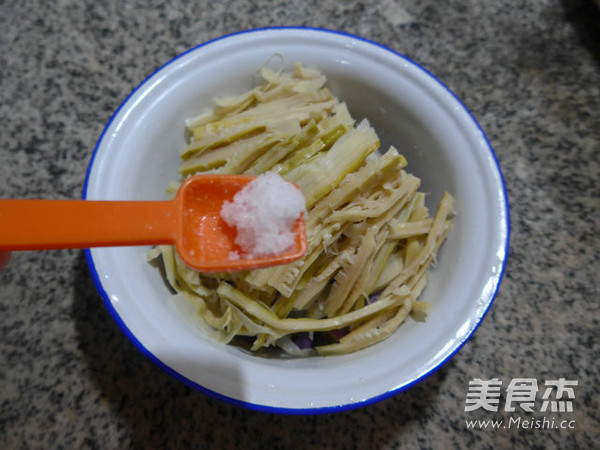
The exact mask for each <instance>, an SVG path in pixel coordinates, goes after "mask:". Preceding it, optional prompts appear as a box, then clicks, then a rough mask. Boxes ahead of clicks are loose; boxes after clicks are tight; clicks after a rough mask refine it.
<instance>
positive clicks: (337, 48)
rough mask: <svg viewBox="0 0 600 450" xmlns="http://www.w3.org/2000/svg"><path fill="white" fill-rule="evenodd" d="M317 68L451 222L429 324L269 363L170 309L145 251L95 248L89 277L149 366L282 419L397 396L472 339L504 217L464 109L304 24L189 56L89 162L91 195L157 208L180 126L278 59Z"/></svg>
mask: <svg viewBox="0 0 600 450" xmlns="http://www.w3.org/2000/svg"><path fill="white" fill-rule="evenodd" d="M276 53H279V54H281V55H282V56H283V58H284V61H285V65H286V67H288V68H291V67H292V65H293V63H294V62H296V61H301V62H303V63H304V64H307V65H314V66H316V67H318V68H319V69H320V70H322V71H323V72H324V73H325V75H326V76H327V78H328V81H329V87H330V88H331V90H332V91H333V92H334V94H335V95H336V96H338V97H339V98H340V99H342V100H343V101H346V103H347V104H348V107H349V109H350V112H351V114H352V115H353V117H354V118H355V119H357V120H360V119H362V118H367V119H368V120H369V121H370V122H371V123H372V124H373V126H374V128H375V130H376V131H377V133H378V134H379V136H380V138H381V140H382V144H383V145H382V149H386V148H387V146H389V145H391V144H393V145H394V146H395V147H396V148H397V149H398V150H399V151H400V152H401V153H403V154H404V155H405V157H406V159H407V160H408V164H409V165H408V170H409V171H410V172H412V173H414V174H415V175H417V176H418V177H420V178H421V179H422V186H421V190H423V191H425V192H428V193H430V194H429V197H428V202H429V206H430V207H431V208H435V206H436V205H437V202H438V201H439V199H440V197H441V195H442V193H443V191H444V190H448V191H449V192H450V193H452V195H453V196H454V197H455V199H456V212H457V216H456V218H455V220H454V227H453V230H452V232H451V233H450V235H449V237H448V240H447V242H446V243H445V244H444V246H443V247H442V249H441V251H440V253H439V255H438V261H437V265H436V267H435V268H434V269H433V270H432V273H431V277H430V281H429V285H428V286H427V288H426V290H425V292H424V293H423V295H422V297H421V298H422V299H423V300H427V301H429V302H431V303H432V304H433V308H432V309H431V311H430V313H429V314H428V316H427V319H426V321H425V322H422V323H418V322H415V321H414V320H408V321H407V322H406V323H404V324H403V325H402V326H401V327H400V329H399V330H397V332H396V333H395V334H394V335H393V336H391V337H390V338H389V339H388V340H386V341H384V342H382V343H379V344H377V345H375V346H373V347H371V348H368V349H365V350H362V351H359V352H356V353H354V354H350V355H344V356H337V357H326V358H322V357H314V358H304V359H293V358H288V359H281V358H280V359H277V358H275V359H267V358H259V357H256V356H253V355H250V354H248V353H246V352H244V351H242V350H240V349H239V348H236V347H232V346H224V345H222V344H219V343H216V342H213V341H212V340H210V339H209V338H207V337H206V336H204V335H203V333H202V332H200V331H199V330H196V329H195V328H194V327H193V326H191V325H190V324H188V323H186V321H185V319H183V317H182V314H181V313H180V312H179V311H178V310H176V309H175V307H174V306H173V305H172V304H171V303H170V301H169V296H170V293H169V291H168V289H167V287H166V286H165V283H164V282H163V280H162V279H161V277H160V274H159V272H158V270H157V269H156V268H154V267H152V266H150V265H149V264H148V263H147V262H146V259H145V254H146V252H147V250H148V248H147V247H122V248H104V249H93V250H91V251H89V252H88V259H89V261H90V263H91V264H90V265H91V270H92V274H93V276H94V278H95V281H96V284H97V286H98V288H99V290H100V292H101V293H102V294H103V296H104V298H105V303H106V305H107V307H108V308H109V310H110V311H111V313H112V314H113V316H114V317H115V320H116V321H117V322H118V323H119V325H120V326H121V328H122V329H123V331H124V332H125V333H126V334H127V335H128V336H129V337H130V339H131V340H132V341H133V342H134V343H135V344H136V345H137V346H138V347H139V348H140V350H141V351H142V352H144V353H145V354H146V355H147V356H148V357H150V358H151V359H152V360H153V361H155V362H156V363H157V364H159V365H160V366H161V367H163V368H164V369H165V370H167V371H168V372H169V373H171V374H172V375H174V376H175V377H177V378H179V379H180V380H181V381H183V382H185V383H187V384H189V385H191V386H193V387H195V388H197V389H199V390H201V391H204V392H206V393H208V394H210V395H213V396H216V397H219V398H224V399H227V400H229V401H231V402H233V403H237V404H244V405H247V406H249V407H252V408H257V409H265V410H270V411H279V412H303V413H306V412H310V413H313V412H328V411H332V410H339V409H348V408H351V407H356V406H359V405H362V404H365V403H369V402H373V401H376V400H378V399H381V398H385V397H386V396H389V395H392V394H393V393H395V392H398V391H399V390H402V389H404V388H406V387H408V386H410V385H411V384H413V383H414V382H416V381H418V380H419V379H421V378H422V377H424V376H426V375H427V374H429V373H431V371H433V370H435V369H436V368H437V367H439V366H440V365H441V364H443V363H444V362H445V361H446V360H447V359H448V358H449V357H450V356H451V355H452V354H453V353H454V352H455V351H457V350H458V348H460V346H461V345H462V344H463V343H464V341H465V340H466V339H467V338H468V337H469V336H470V334H471V333H472V332H473V331H474V330H475V328H476V327H477V325H478V324H479V322H480V320H481V319H482V317H483V315H484V314H485V312H486V311H487V309H488V307H489V305H490V304H491V302H492V299H493V296H494V294H495V292H496V289H497V286H498V283H499V281H500V277H501V273H502V269H503V265H504V260H505V257H506V245H507V239H508V212H507V203H506V195H505V190H504V186H503V182H502V177H501V173H500V171H499V167H498V164H497V161H496V159H495V157H494V154H493V151H492V150H491V148H490V147H489V144H488V142H487V140H486V138H485V136H484V135H483V133H482V132H481V130H480V129H479V127H478V125H477V124H476V122H475V121H474V120H473V118H472V117H471V115H470V114H469V112H468V111H467V110H466V109H465V107H464V106H463V105H462V104H461V103H460V102H459V101H458V100H457V99H456V98H455V97H454V96H453V95H452V93H451V92H449V91H448V90H447V89H446V88H445V87H444V86H443V85H442V84H441V83H440V82H439V81H437V80H436V79H435V78H434V77H432V76H431V75H430V74H428V73H427V72H426V71H424V70H423V69H422V68H420V67H419V66H417V65H416V64H414V63H413V62H411V61H409V60H408V59H406V58H404V57H401V56H400V55H398V54H396V53H394V52H392V51H390V50H388V49H385V48H383V47H381V46H379V45H376V44H373V43H370V42H367V41H364V40H361V39H358V38H356V37H353V36H348V35H344V34H340V33H333V32H327V31H323V30H309V29H273V30H258V31H253V32H246V33H242V34H237V35H233V36H229V37H226V38H222V39H219V40H216V41H213V42H211V43H209V44H207V45H203V46H200V47H197V48H195V49H192V50H191V51H189V52H187V53H185V54H183V55H181V56H180V57H178V58H176V59H174V60H173V61H171V62H170V63H168V64H167V65H165V66H164V67H163V68H161V69H159V70H158V71H157V72H155V73H154V74H153V75H151V76H150V77H149V78H148V79H147V80H146V81H145V82H144V83H142V84H141V85H140V87H138V89H137V90H136V91H134V92H133V93H132V95H131V96H129V98H128V99H127V100H126V101H125V102H124V103H123V104H122V106H121V108H120V109H119V110H118V111H117V112H116V113H115V115H114V117H113V119H112V120H111V122H110V123H109V124H108V125H107V127H106V129H105V131H104V133H103V135H102V137H101V139H100V141H99V143H98V146H97V148H96V151H95V154H94V158H93V160H92V162H91V164H90V169H89V173H88V179H87V184H86V191H85V197H86V198H88V199H115V200H116V199H163V198H166V196H165V193H164V190H165V186H166V185H167V183H168V182H169V181H171V180H175V179H178V172H177V167H178V165H179V162H180V161H179V155H178V152H179V149H180V148H181V147H182V146H183V145H184V143H185V141H184V120H185V119H187V118H190V117H193V116H195V115H197V114H198V113H200V112H201V111H203V110H204V109H205V108H207V107H210V106H211V103H212V100H213V99H214V98H215V97H222V96H227V95H232V94H236V93H241V92H243V91H244V90H246V89H249V88H250V87H251V86H252V85H253V79H254V75H255V73H256V71H257V70H258V69H260V67H261V66H262V65H263V63H264V62H265V61H267V60H268V59H269V57H271V56H272V55H273V54H276Z"/></svg>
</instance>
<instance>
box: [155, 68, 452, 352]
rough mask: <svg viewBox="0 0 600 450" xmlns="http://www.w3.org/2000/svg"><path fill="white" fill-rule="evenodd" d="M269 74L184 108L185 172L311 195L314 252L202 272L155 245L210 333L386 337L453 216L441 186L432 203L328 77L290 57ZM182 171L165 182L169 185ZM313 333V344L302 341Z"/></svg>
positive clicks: (337, 344) (348, 342) (294, 348)
mask: <svg viewBox="0 0 600 450" xmlns="http://www.w3.org/2000/svg"><path fill="white" fill-rule="evenodd" d="M262 77H263V80H264V81H263V83H262V84H261V85H260V86H258V87H256V88H254V89H252V90H250V91H248V92H245V93H243V94H241V95H238V96H235V97H230V98H226V99H218V100H216V101H215V105H214V108H213V110H212V111H211V112H210V113H208V114H205V115H203V116H201V117H198V118H194V119H192V120H189V121H187V123H186V125H187V131H188V135H189V136H190V141H189V143H188V144H187V145H186V146H185V147H184V148H183V149H181V152H180V156H181V158H182V164H181V167H180V172H181V174H182V179H183V178H185V177H186V176H190V175H194V174H200V173H228V174H231V173H235V174H252V175H259V174H262V173H267V172H275V173H278V174H280V175H281V176H282V177H283V178H284V179H286V180H288V181H292V182H294V183H296V184H297V185H298V186H299V187H300V189H301V190H302V193H303V194H304V197H305V199H306V207H307V211H308V214H307V217H306V226H307V236H308V247H309V248H308V253H307V255H306V256H305V257H304V258H302V259H301V260H298V261H296V262H294V263H291V264H288V265H283V266H277V267H272V268H268V269H261V270H256V271H252V272H242V273H221V274H202V273H198V272H195V271H193V270H192V269H190V268H188V267H187V266H185V264H183V263H182V262H181V260H180V259H179V257H178V256H177V254H176V252H174V250H173V248H172V247H170V246H159V247H156V248H154V249H152V250H151V252H150V253H149V259H151V260H156V261H157V262H159V263H160V264H162V266H163V269H164V273H165V277H166V280H167V282H168V284H169V285H170V286H171V287H172V289H173V290H174V291H175V292H176V294H175V296H174V299H175V301H176V303H178V304H180V305H182V304H185V307H184V308H183V309H184V310H185V311H186V314H187V315H188V316H191V317H192V318H193V320H195V321H196V322H197V323H198V325H199V326H200V327H201V328H203V329H204V330H205V331H206V332H207V334H209V335H210V336H212V337H214V338H216V339H218V340H220V341H223V342H231V341H232V340H234V339H235V338H236V337H241V338H244V339H250V340H252V350H255V351H257V350H259V349H261V348H265V347H272V346H274V347H279V348H282V349H284V351H285V352H287V353H292V354H297V355H306V354H314V353H315V352H316V353H318V354H321V355H332V354H340V353H348V352H353V351H356V350H359V349H362V348H365V347H367V346H370V345H372V344H374V343H376V342H379V341H381V340H382V339H385V338H386V337H388V336H389V335H390V334H391V333H393V332H394V331H395V330H396V329H397V328H398V327H399V326H400V325H401V324H402V322H403V321H404V320H406V318H407V317H408V316H409V315H410V314H411V312H412V313H415V314H419V315H423V314H425V313H426V311H427V309H428V307H429V305H428V304H426V303H424V302H420V301H418V298H419V296H420V294H421V292H422V291H423V289H424V288H425V285H426V283H427V277H428V272H429V267H430V265H431V262H432V261H433V260H434V258H435V255H436V253H437V251H438V249H439V248H440V246H441V245H442V243H443V242H444V240H445V238H446V236H447V235H448V233H449V231H450V227H451V222H450V220H451V218H452V217H453V215H454V212H453V198H452V196H451V195H450V194H448V193H445V194H444V195H443V197H442V199H441V201H440V203H439V206H438V208H437V211H436V212H435V213H434V214H433V216H431V215H430V213H429V211H428V210H427V208H426V207H425V203H424V198H425V195H424V194H423V193H421V192H419V187H420V180H419V179H418V178H417V177H415V176H413V175H411V174H409V173H407V172H406V171H405V170H404V169H405V166H406V164H407V162H406V160H405V158H404V157H403V156H402V155H401V154H400V153H398V151H397V150H396V149H395V148H394V147H390V148H389V149H387V150H386V151H384V152H381V151H379V146H380V142H379V139H378V137H377V134H376V132H375V130H374V129H373V128H372V127H371V125H370V124H369V122H368V121H367V120H362V121H361V122H359V123H355V121H354V120H353V119H352V117H351V115H350V113H349V112H348V109H347V107H346V105H345V104H344V103H342V102H340V101H339V100H338V99H337V98H336V97H334V96H333V95H332V93H331V92H330V91H329V90H328V89H327V87H326V78H325V76H324V75H323V74H322V73H321V72H320V71H318V70H317V69H314V68H307V67H304V66H302V65H301V64H296V66H295V70H294V71H293V72H291V73H287V72H284V73H279V72H277V73H276V72H273V71H271V70H269V69H267V68H263V69H262ZM179 184H180V181H178V182H172V183H170V184H169V187H168V192H170V193H174V192H175V191H176V189H177V187H178V186H179ZM307 337H308V338H309V339H310V349H308V350H307V349H304V348H303V347H305V345H303V340H304V339H305V338H307Z"/></svg>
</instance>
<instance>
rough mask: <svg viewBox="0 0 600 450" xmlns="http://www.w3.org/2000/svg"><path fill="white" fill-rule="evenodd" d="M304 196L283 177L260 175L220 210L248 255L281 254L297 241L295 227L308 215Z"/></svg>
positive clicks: (238, 242)
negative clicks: (299, 220)
mask: <svg viewBox="0 0 600 450" xmlns="http://www.w3.org/2000/svg"><path fill="white" fill-rule="evenodd" d="M305 205H306V203H305V200H304V196H303V195H302V193H301V192H300V190H299V189H297V188H296V187H295V186H294V185H293V184H291V183H288V182H287V181H285V180H284V179H283V178H281V176H279V175H277V174H274V173H268V174H265V175H260V176H258V177H257V178H256V179H255V180H253V181H251V182H250V183H248V184H247V185H246V186H245V187H244V188H243V189H242V190H240V191H239V192H238V193H237V194H235V196H234V197H233V201H232V202H225V203H224V204H223V206H222V208H221V217H222V218H223V220H225V222H227V224H228V225H230V226H233V227H236V229H237V236H236V239H235V243H236V244H237V245H239V246H240V247H241V249H242V250H243V251H244V253H245V256H248V257H251V258H256V257H261V256H271V255H278V254H281V253H283V252H285V251H286V250H287V249H288V248H290V247H291V246H292V245H293V244H294V241H295V235H294V233H293V228H294V224H295V223H296V220H297V219H298V217H300V214H302V213H303V212H305V210H306V207H305Z"/></svg>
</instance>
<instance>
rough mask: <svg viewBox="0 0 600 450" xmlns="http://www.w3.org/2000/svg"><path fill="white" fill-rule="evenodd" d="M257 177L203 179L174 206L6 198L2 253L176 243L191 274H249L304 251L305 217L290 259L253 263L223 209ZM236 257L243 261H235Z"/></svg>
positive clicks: (0, 226)
mask: <svg viewBox="0 0 600 450" xmlns="http://www.w3.org/2000/svg"><path fill="white" fill-rule="evenodd" d="M253 179H254V177H251V176H244V175H198V176H195V177H190V178H188V179H187V180H186V181H185V182H184V183H183V184H182V185H181V187H180V188H179V190H178V192H177V195H176V197H175V199H174V200H169V201H102V200H20V199H19V200H12V199H11V200H0V251H13V250H44V249H58V248H88V247H106V246H125V245H154V244H174V245H175V247H176V249H177V253H178V254H179V256H180V257H181V259H182V260H183V261H184V262H185V263H186V264H187V265H189V266H190V267H191V268H193V269H196V270H199V271H204V272H212V271H219V272H221V271H233V270H250V269H257V268H261V267H268V266H273V265H277V264H285V263H289V262H292V261H294V260H296V259H299V258H301V257H302V256H304V254H305V253H306V249H307V244H306V231H305V225H304V220H303V218H302V217H300V218H299V219H298V220H297V222H296V224H295V226H294V232H295V235H296V241H295V244H294V245H293V246H292V247H291V248H289V249H288V250H286V252H285V253H284V254H279V255H274V256H267V257H260V258H247V257H245V256H244V252H243V251H242V250H241V249H240V248H239V247H238V246H237V245H236V244H235V237H236V230H235V228H233V227H230V226H229V225H227V223H225V221H224V220H223V219H222V218H221V216H220V211H221V206H222V205H223V203H224V202H225V201H231V200H232V199H233V196H234V195H235V193H236V192H237V191H239V190H240V189H241V188H242V187H244V186H245V185H246V184H247V183H249V182H250V181H252V180H253ZM231 252H237V253H238V254H239V255H240V258H239V259H231V257H230V254H231Z"/></svg>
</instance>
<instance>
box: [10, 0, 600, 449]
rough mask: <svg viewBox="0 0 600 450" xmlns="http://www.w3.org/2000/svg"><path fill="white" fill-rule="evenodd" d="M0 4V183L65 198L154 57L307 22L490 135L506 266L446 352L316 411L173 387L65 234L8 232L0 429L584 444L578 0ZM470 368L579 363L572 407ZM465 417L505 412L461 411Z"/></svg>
mask: <svg viewBox="0 0 600 450" xmlns="http://www.w3.org/2000/svg"><path fill="white" fill-rule="evenodd" d="M0 23H1V24H2V32H1V34H0V47H1V51H0V74H1V77H0V83H1V89H0V96H1V103H0V104H1V119H2V132H1V134H0V135H1V145H0V148H1V150H0V197H3V198H6V197H27V198H36V197H40V198H79V197H80V196H81V192H82V188H83V183H84V179H85V174H86V168H87V165H88V163H89V159H90V156H91V154H92V151H93V149H94V145H95V142H96V140H97V139H98V137H99V136H100V133H101V132H102V129H103V127H104V125H105V124H106V122H107V121H108V119H109V117H110V116H111V114H112V112H113V111H114V110H115V109H116V108H117V107H118V106H119V104H120V103H121V102H122V101H123V100H124V98H125V97H126V96H127V95H128V94H129V93H130V92H131V90H132V89H134V88H135V86H136V85H137V84H139V83H140V82H141V81H142V80H143V79H144V78H145V77H146V76H147V75H148V74H150V73H151V72H152V71H153V70H154V69H156V68H157V67H159V66H160V65H162V64H164V63H166V62H167V61H169V60H170V59H171V58H173V57H174V56H176V55H177V54H179V53H181V52H183V51H185V50H187V49H189V48H191V47H193V46H195V45H197V44H200V43H202V42H205V41H207V40H209V39H212V38H216V37H218V36H221V35H224V34H228V33H232V32H236V31H239V30H245V29H250V28H259V27H265V26H282V25H307V26H314V27H324V28H329V29H335V30H342V31H345V32H349V33H352V34H357V35H359V36H362V37H365V38H368V39H372V40H375V41H378V42H380V43H382V44H384V45H386V46H388V47H390V48H392V49H394V50H396V51H398V52H400V53H403V54H405V55H407V56H408V57H410V58H411V59H413V60H414V61H416V62H418V63H419V64H421V65H423V66H424V67H425V68H427V69H428V70H430V71H431V72H433V73H434V74H435V75H437V76H438V77H439V78H440V80H442V81H443V82H444V83H445V84H446V85H448V86H449V87H450V88H451V89H452V90H453V91H454V92H455V93H456V94H457V95H458V96H459V97H460V98H461V99H462V100H463V101H464V103H465V104H466V105H467V106H468V107H469V108H470V110H471V111H472V113H473V115H474V116H475V118H476V119H477V120H478V121H479V122H480V124H481V125H482V127H483V129H484V130H485V131H486V133H487V134H488V137H489V139H490V141H491V143H492V145H493V147H494V148H495V150H496V153H497V156H498V159H499V162H500V165H501V167H502V169H503V172H504V176H505V178H506V186H507V190H508V195H509V201H510V205H511V221H512V234H511V248H510V255H509V261H508V265H507V270H506V273H505V277H504V280H503V283H502V285H501V287H500V290H499V292H498V295H497V297H496V300H495V302H494V304H493V306H492V308H491V310H490V311H489V313H488V315H487V316H486V318H485V320H484V321H483V323H482V325H481V326H480V328H479V329H478V330H477V332H476V333H475V335H474V336H473V338H472V339H471V340H470V341H469V342H468V343H467V344H466V345H465V346H464V347H463V348H462V349H461V350H460V352H459V353H458V354H457V355H456V356H455V357H454V358H453V359H452V360H451V361H450V362H448V363H447V364H446V365H445V366H444V367H443V368H441V370H439V371H437V372H435V373H434V374H433V375H431V376H430V377H428V378H427V379H425V380H424V381H422V382H421V383H419V384H418V385H416V386H415V387H413V388H411V389H410V390H408V391H406V392H404V393H401V394H399V395H397V396H395V397H393V398H390V399H388V400H385V401H382V402H380V403H376V404H374V405H370V406H367V407H364V408H360V409H356V410H352V411H348V412H343V413H338V414H331V415H320V416H277V415H271V414H267V413H261V412H254V411H250V410H246V409H242V408H238V407H235V406H231V405H229V404H226V403H223V402H220V401H218V400H214V399H211V398H208V397H206V396H204V395H203V394H200V393H198V392H195V391H193V390H191V389H189V388H188V387H186V386H184V385H182V384H180V383H179V382H177V381H176V380H174V379H173V378H171V377H170V376H169V375H167V374H165V373H164V372H162V371H161V370H160V369H159V368H157V367H156V366H154V365H153V364H152V363H151V362H150V361H149V360H148V359H146V357H145V356H143V355H142V354H141V353H140V352H139V351H138V350H137V349H136V348H135V347H134V346H133V345H132V344H131V343H130V341H129V340H128V339H127V338H126V337H125V336H124V335H123V333H122V332H121V331H120V329H119V328H118V327H117V325H116V324H115V323H114V321H113V320H112V318H111V317H110V315H109V313H108V312H107V311H106V309H105V308H104V306H103V304H102V300H101V298H100V296H99V295H98V293H97V292H96V291H95V288H94V285H93V283H92V280H91V278H90V276H89V273H88V270H87V267H86V263H85V260H84V257H83V253H82V252H81V251H78V250H60V251H46V252H20V253H15V254H14V255H13V257H12V260H11V262H10V264H9V266H8V267H7V268H5V269H3V270H1V271H0V311H1V313H0V330H1V340H0V380H1V382H0V405H1V406H0V442H2V446H3V447H4V448H15V449H16V448H82V447H83V448H110V449H112V448H130V447H134V448H145V447H149V448H186V447H196V448H399V447H406V448H464V447H469V448H593V447H595V448H598V447H597V446H598V442H600V413H599V411H600V408H599V404H598V401H599V400H598V399H599V398H600V377H599V375H598V373H599V372H600V362H599V361H600V344H599V342H600V331H599V329H600V325H599V320H600V306H599V302H598V300H599V298H598V297H599V296H600V285H599V283H598V269H599V257H598V255H599V253H600V238H599V236H600V213H599V206H600V184H599V181H598V180H599V179H600V162H599V158H600V157H599V155H600V115H599V112H600V13H599V11H598V10H597V9H596V7H595V3H594V2H593V1H592V0H589V1H585V0H562V1H559V0H548V1H544V2H539V1H518V2H514V1H509V0H495V1H491V0H483V1H476V0H456V1H453V2H440V1H437V0H421V1H417V0H381V1H372V2H366V1H354V0H351V1H330V0H324V1H308V2H289V1H278V0H276V1H268V0H255V1H241V0H240V1H237V0H235V1H224V2H221V3H218V2H207V1H197V2H186V1H180V0H173V1H156V0H153V1H149V2H117V1H105V2H92V1H83V2H76V1H72V0H57V1H54V2H42V1H40V0H30V1H26V2H21V1H15V0H7V1H4V2H2V5H0ZM42 220H43V219H42ZM479 378H480V379H484V380H490V379H494V378H498V379H499V380H501V381H502V382H503V383H504V386H507V385H508V384H509V382H510V381H511V380H516V379H519V378H525V379H528V380H529V382H531V380H535V381H536V382H537V383H538V385H539V387H540V397H538V401H540V402H541V401H542V400H543V399H542V397H541V395H542V389H541V388H542V387H543V386H544V383H546V382H547V381H552V380H559V379H561V378H562V379H565V380H566V381H567V382H568V381H572V382H573V381H577V383H578V384H577V386H575V387H574V389H573V390H572V393H573V396H574V398H573V399H569V397H568V394H569V393H571V391H570V388H569V385H568V384H567V386H566V387H567V390H566V391H564V392H563V396H562V399H561V401H563V402H564V403H565V404H566V402H567V400H568V401H570V402H571V403H570V405H571V406H572V412H560V411H559V412H554V413H550V412H546V413H545V414H540V413H539V412H537V413H535V414H534V413H524V412H523V411H521V412H520V413H519V412H518V411H517V412H510V411H506V410H505V408H502V407H501V408H500V409H499V410H498V411H497V412H489V411H485V410H482V409H479V410H477V411H465V405H466V397H467V392H468V391H469V382H470V381H473V380H475V379H479ZM506 400H507V399H506V397H505V396H504V394H503V396H502V397H501V402H502V405H504V402H505V401H506ZM538 405H539V404H538ZM548 411H550V410H548ZM517 418H520V419H521V420H522V422H521V423H520V424H519V425H515V424H514V422H515V421H516V419H517ZM475 419H480V420H488V419H493V420H504V421H505V422H504V423H505V424H506V423H508V422H509V421H511V420H512V421H513V424H512V426H509V427H506V428H500V429H492V428H491V425H488V426H487V427H486V426H484V424H476V425H475V426H473V427H469V425H468V424H467V421H468V420H475ZM528 419H533V420H532V422H531V424H530V427H527V425H525V424H524V422H525V421H526V420H528ZM538 419H539V420H540V422H539V423H538V426H535V423H536V422H535V420H538ZM543 419H545V420H546V421H548V422H549V421H553V425H555V426H553V427H550V426H549V425H547V424H546V422H544V421H543ZM531 428H533V429H531Z"/></svg>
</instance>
